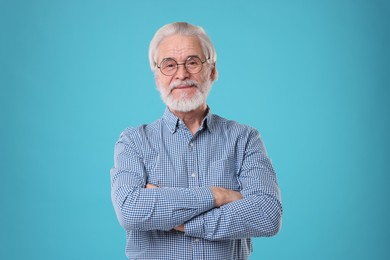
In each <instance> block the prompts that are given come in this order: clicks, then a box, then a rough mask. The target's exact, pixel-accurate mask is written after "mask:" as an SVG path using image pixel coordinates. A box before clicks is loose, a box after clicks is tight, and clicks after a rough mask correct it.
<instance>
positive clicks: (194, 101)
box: [159, 79, 212, 112]
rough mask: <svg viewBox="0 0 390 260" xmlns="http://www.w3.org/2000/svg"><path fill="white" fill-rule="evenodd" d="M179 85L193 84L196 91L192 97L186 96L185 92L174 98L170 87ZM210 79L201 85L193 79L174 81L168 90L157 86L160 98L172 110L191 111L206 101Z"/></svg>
mask: <svg viewBox="0 0 390 260" xmlns="http://www.w3.org/2000/svg"><path fill="white" fill-rule="evenodd" d="M179 85H188V86H190V85H194V86H195V87H196V93H195V94H194V95H193V96H192V97H188V95H187V94H186V93H182V95H181V96H180V97H179V98H178V99H175V97H174V96H173V95H172V92H171V91H172V89H173V88H175V87H176V86H179ZM211 86H212V81H211V80H210V79H207V80H206V81H205V82H204V83H203V84H202V85H200V84H199V83H198V82H197V81H194V80H184V81H175V82H172V84H171V85H170V86H169V90H166V89H164V88H159V90H160V95H161V99H162V100H163V102H164V103H165V104H166V105H167V106H168V107H169V108H170V109H171V110H174V111H178V112H189V111H193V110H195V109H197V108H199V107H200V106H202V105H203V104H205V103H206V99H207V96H208V94H209V92H210V89H211Z"/></svg>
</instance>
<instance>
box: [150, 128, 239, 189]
mask: <svg viewBox="0 0 390 260" xmlns="http://www.w3.org/2000/svg"><path fill="white" fill-rule="evenodd" d="M243 155H244V147H243V145H242V144H240V143H239V142H237V141H236V140H230V139H229V138H227V137H224V136H217V137H216V136H213V135H207V134H204V135H199V136H197V137H188V136H187V137H186V136H183V135H180V133H177V134H175V135H170V136H165V137H164V138H162V139H161V140H160V141H159V142H156V143H154V144H153V149H152V150H151V151H149V152H147V153H146V154H145V158H147V159H146V160H144V165H145V171H146V175H147V176H146V177H147V182H148V183H152V184H155V185H157V186H159V187H183V188H191V187H201V186H205V187H211V186H219V187H224V188H228V189H233V190H240V182H239V174H240V166H241V164H242V160H243Z"/></svg>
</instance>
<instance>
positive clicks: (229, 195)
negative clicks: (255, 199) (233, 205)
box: [145, 183, 242, 232]
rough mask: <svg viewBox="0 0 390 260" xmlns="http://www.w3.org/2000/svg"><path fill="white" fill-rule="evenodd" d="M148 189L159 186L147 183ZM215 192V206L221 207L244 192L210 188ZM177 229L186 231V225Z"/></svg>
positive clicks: (235, 199) (239, 197) (238, 197)
mask: <svg viewBox="0 0 390 260" xmlns="http://www.w3.org/2000/svg"><path fill="white" fill-rule="evenodd" d="M145 188H147V189H156V188H158V187H157V186H156V185H153V184H150V183H148V184H146V187H145ZM210 189H211V191H212V193H213V198H214V207H215V208H219V207H221V206H223V205H225V204H227V203H230V202H234V201H237V200H240V199H242V194H241V193H240V192H238V191H234V190H229V189H225V188H222V187H211V188H210ZM174 229H175V230H177V231H181V232H185V226H184V224H181V225H179V226H177V227H175V228H174Z"/></svg>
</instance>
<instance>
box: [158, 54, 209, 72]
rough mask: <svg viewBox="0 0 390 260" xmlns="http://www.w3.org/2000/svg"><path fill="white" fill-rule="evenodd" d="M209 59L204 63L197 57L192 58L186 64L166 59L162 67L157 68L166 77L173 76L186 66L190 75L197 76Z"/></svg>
mask: <svg viewBox="0 0 390 260" xmlns="http://www.w3.org/2000/svg"><path fill="white" fill-rule="evenodd" d="M209 59H210V58H208V59H205V60H204V61H202V60H201V59H200V58H199V57H197V56H190V57H188V58H187V60H186V61H185V62H184V63H177V61H175V60H174V59H172V58H166V59H163V60H162V61H161V63H160V66H157V68H159V69H160V71H161V73H162V74H164V75H165V76H172V75H173V74H175V73H176V71H177V70H178V68H179V65H184V68H185V69H186V70H187V72H188V73H190V74H196V73H199V72H200V71H201V70H202V67H203V63H205V62H206V61H208V60H209Z"/></svg>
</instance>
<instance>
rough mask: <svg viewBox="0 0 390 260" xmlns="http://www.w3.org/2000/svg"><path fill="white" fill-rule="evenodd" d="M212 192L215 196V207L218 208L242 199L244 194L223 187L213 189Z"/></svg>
mask: <svg viewBox="0 0 390 260" xmlns="http://www.w3.org/2000/svg"><path fill="white" fill-rule="evenodd" d="M211 191H212V192H213V195H214V206H215V207H216V208H218V207H221V206H223V205H225V204H227V203H230V202H234V201H237V200H240V199H242V194H241V193H240V192H238V191H234V190H229V189H225V188H222V187H211Z"/></svg>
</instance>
